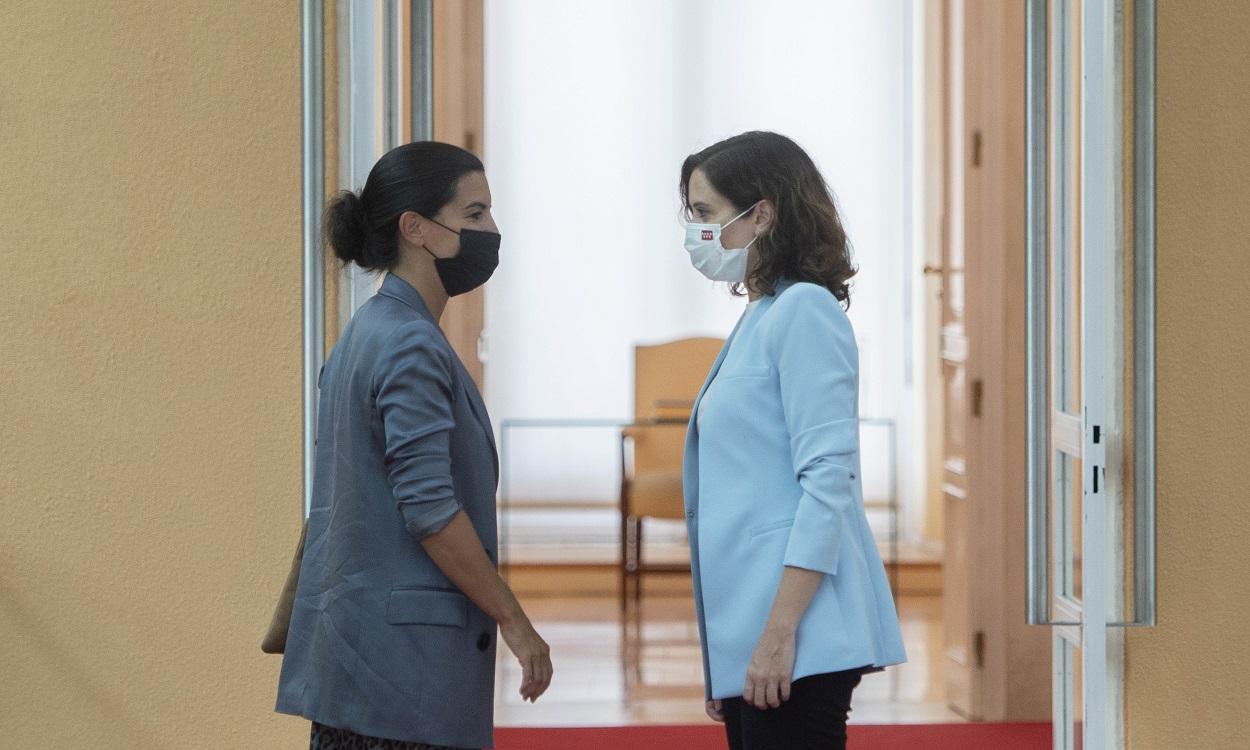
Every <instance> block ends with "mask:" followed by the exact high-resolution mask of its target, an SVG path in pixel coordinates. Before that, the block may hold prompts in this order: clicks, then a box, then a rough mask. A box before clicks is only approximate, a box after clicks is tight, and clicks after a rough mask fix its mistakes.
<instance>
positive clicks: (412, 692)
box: [277, 142, 552, 750]
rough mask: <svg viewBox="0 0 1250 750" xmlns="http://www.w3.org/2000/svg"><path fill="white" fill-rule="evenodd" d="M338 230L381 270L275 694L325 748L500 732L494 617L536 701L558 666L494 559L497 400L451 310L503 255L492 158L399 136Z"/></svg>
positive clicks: (342, 399) (354, 253)
mask: <svg viewBox="0 0 1250 750" xmlns="http://www.w3.org/2000/svg"><path fill="white" fill-rule="evenodd" d="M326 230H327V236H328V237H329V240H330V244H331V245H332V246H333V248H334V252H335V253H336V254H337V255H338V257H339V258H340V259H342V260H343V261H344V262H351V263H355V264H357V265H358V266H360V267H361V268H363V269H366V270H371V271H376V272H379V273H381V272H385V273H386V278H385V279H384V280H383V282H382V287H381V289H379V290H378V293H377V294H376V295H375V296H373V297H371V298H370V299H369V300H368V301H367V302H365V304H364V305H363V306H361V308H360V309H359V310H358V311H357V312H356V314H355V316H353V318H352V320H351V322H350V323H349V324H348V325H347V327H346V328H345V329H344V330H343V333H342V335H341V336H340V337H339V340H338V342H337V343H336V344H335V346H334V350H333V351H332V352H331V353H330V356H329V358H328V359H327V361H326V364H325V367H324V369H323V370H322V373H321V378H320V382H319V393H320V407H319V412H318V417H317V449H316V467H315V473H314V477H313V486H312V509H311V512H310V514H309V517H308V538H307V544H306V546H305V549H304V558H303V564H302V567H301V569H300V577H299V587H298V589H297V590H296V594H295V605H294V608H293V611H292V615H291V624H290V628H289V630H288V633H287V639H286V652H285V654H284V656H283V661H282V675H281V677H280V679H279V685H278V701H277V710H278V711H281V712H283V713H289V714H296V715H299V716H304V717H306V718H308V719H311V720H312V736H311V742H310V747H311V748H312V750H330V748H377V749H381V748H385V749H386V750H431V749H433V748H439V749H441V748H483V747H488V746H491V745H492V725H493V707H494V679H495V645H496V641H495V631H496V624H498V628H499V633H500V634H501V635H502V637H503V639H504V641H505V642H506V643H507V644H508V646H509V648H510V649H511V650H512V653H513V654H514V655H515V656H516V657H517V659H518V660H519V661H520V663H521V667H522V672H523V677H522V684H521V689H520V690H521V696H522V697H523V698H525V699H527V700H536V699H537V698H538V696H540V695H542V693H543V692H544V691H545V690H546V689H547V686H548V684H549V683H550V681H551V672H552V670H551V658H550V652H549V649H548V647H547V644H546V643H545V642H544V641H543V639H542V638H540V637H539V635H538V633H536V632H535V631H534V628H533V627H532V626H531V624H530V621H529V619H528V618H527V617H526V616H525V613H524V612H523V611H522V609H521V607H520V605H518V604H517V600H516V597H515V596H513V594H512V592H511V591H510V590H509V589H508V586H507V585H506V584H505V583H504V581H503V580H502V579H501V578H500V577H499V573H498V571H497V569H496V565H497V564H498V554H497V552H496V551H497V549H498V545H497V532H496V525H495V488H496V486H497V484H498V479H499V462H498V456H497V454H496V451H495V441H494V436H493V430H492V429H491V424H490V416H489V415H488V414H487V413H486V407H485V405H484V404H483V403H482V397H481V394H479V393H478V390H477V386H476V385H475V384H474V382H473V379H472V378H471V377H470V376H469V373H468V372H467V371H466V370H465V368H464V365H463V364H462V363H461V361H460V359H459V357H457V356H456V353H455V351H454V350H453V349H452V348H451V345H450V344H449V343H448V341H447V339H446V337H444V336H443V333H442V331H441V329H440V328H439V325H438V321H439V317H440V316H441V315H442V313H443V308H444V307H445V306H446V305H447V300H448V298H449V297H454V296H456V295H458V294H464V293H465V292H469V291H471V290H473V289H476V288H477V287H479V286H481V285H482V284H484V283H486V280H487V279H488V278H490V276H491V274H492V273H493V272H494V270H495V267H496V266H497V265H498V262H499V242H500V236H499V232H498V229H497V228H496V226H495V221H494V219H493V218H491V197H490V187H489V185H488V184H487V182H486V175H485V173H484V172H483V169H482V163H481V161H479V160H478V158H477V157H476V156H474V155H473V154H470V153H469V152H467V151H465V150H463V149H460V148H457V147H456V146H451V145H448V144H444V143H433V142H421V143H409V144H407V145H404V146H400V147H398V148H395V149H393V150H391V151H390V152H388V153H387V154H386V155H384V156H383V157H382V158H381V159H380V160H379V161H378V163H377V164H376V165H375V166H374V167H373V170H372V171H371V172H370V173H369V178H368V180H366V181H365V186H364V188H363V189H362V190H361V192H360V194H359V195H357V194H355V193H352V192H345V193H342V194H340V195H339V196H338V197H337V198H335V199H334V201H333V202H332V203H331V204H330V206H329V207H328V208H327V209H326Z"/></svg>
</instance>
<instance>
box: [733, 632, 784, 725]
mask: <svg viewBox="0 0 1250 750" xmlns="http://www.w3.org/2000/svg"><path fill="white" fill-rule="evenodd" d="M794 633H795V630H794V628H790V627H768V628H765V629H764V634H763V635H762V636H760V640H759V643H758V644H757V645H756V646H755V653H754V654H752V655H751V663H750V665H749V666H748V667H747V681H746V684H745V685H744V686H743V688H742V699H743V700H744V701H746V702H747V703H748V704H750V705H752V706H755V707H756V708H758V709H760V710H761V711H764V710H767V709H769V708H778V707H780V706H781V704H782V703H784V702H785V701H788V700H790V676H791V675H792V674H793V673H794Z"/></svg>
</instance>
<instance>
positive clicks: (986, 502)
mask: <svg viewBox="0 0 1250 750" xmlns="http://www.w3.org/2000/svg"><path fill="white" fill-rule="evenodd" d="M946 10H947V13H946V14H945V21H944V23H945V25H946V33H945V34H944V35H943V36H944V39H945V42H946V44H947V50H946V54H945V55H944V56H943V58H944V59H945V61H946V75H945V87H944V88H945V111H946V116H945V120H946V128H945V131H946V159H945V164H946V166H945V169H946V175H947V177H946V180H945V186H946V187H945V191H944V194H945V196H944V203H945V231H944V233H943V234H944V242H943V248H942V257H941V274H940V276H941V279H942V303H941V339H940V341H941V344H940V355H941V368H942V375H943V377H942V386H943V390H942V404H943V419H944V433H943V438H942V497H943V517H944V524H943V527H944V535H945V568H944V583H943V585H944V591H945V597H944V607H943V611H944V618H945V619H944V623H943V625H944V631H945V644H944V645H945V649H944V652H943V662H944V671H945V685H946V700H947V703H948V705H949V706H950V707H951V708H952V709H953V710H955V711H957V712H958V713H960V714H962V715H964V716H967V717H969V718H971V719H976V720H991V721H1019V720H1041V719H1044V718H1045V717H1047V716H1048V715H1049V698H1050V693H1049V685H1050V681H1049V671H1050V670H1049V644H1048V641H1047V638H1046V633H1045V632H1044V631H1042V630H1041V629H1039V628H1030V627H1029V626H1027V625H1026V624H1025V611H1024V604H1025V555H1024V548H1025V465H1024V456H1025V416H1026V415H1025V403H1026V399H1025V393H1026V391H1025V377H1024V375H1025V369H1024V356H1025V348H1024V346H1025V338H1024V312H1025V306H1024V298H1025V293H1024V292H1025V286H1024V255H1025V244H1024V240H1025V237H1024V185H1025V183H1024V175H1025V173H1024V14H1023V7H1022V6H1021V5H1019V4H1016V3H1001V2H998V0H949V1H948V3H947V5H946Z"/></svg>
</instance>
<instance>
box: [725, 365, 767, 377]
mask: <svg viewBox="0 0 1250 750" xmlns="http://www.w3.org/2000/svg"><path fill="white" fill-rule="evenodd" d="M772 374H773V370H772V368H771V367H769V366H768V365H738V366H737V367H734V368H733V369H730V370H725V371H723V372H722V373H720V375H719V376H718V377H723V378H725V379H726V380H728V379H730V378H766V377H768V376H769V375H772Z"/></svg>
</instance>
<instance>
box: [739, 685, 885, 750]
mask: <svg viewBox="0 0 1250 750" xmlns="http://www.w3.org/2000/svg"><path fill="white" fill-rule="evenodd" d="M862 678H863V669H862V668H856V669H848V670H846V671H844V672H829V673H827V674H818V675H812V676H811V677H804V678H803V679H801V680H795V681H794V682H793V683H791V685H790V700H788V701H786V702H784V703H782V704H781V707H780V708H770V709H767V710H764V711H761V710H760V709H758V708H756V707H755V706H752V705H750V704H748V703H746V702H745V701H743V700H742V698H727V699H726V700H724V701H722V703H721V708H722V710H723V711H724V714H725V733H726V734H727V735H728V736H729V750H844V749H845V748H846V716H847V714H849V713H850V712H851V693H852V691H854V690H855V687H856V686H857V685H859V681H860V680H861V679H862Z"/></svg>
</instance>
